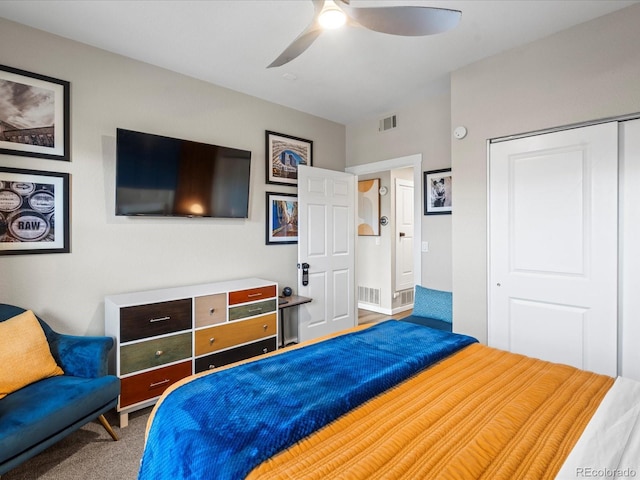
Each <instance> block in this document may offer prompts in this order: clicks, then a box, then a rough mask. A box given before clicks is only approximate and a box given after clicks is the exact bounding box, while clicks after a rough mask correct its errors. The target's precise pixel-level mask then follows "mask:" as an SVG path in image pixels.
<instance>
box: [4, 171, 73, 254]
mask: <svg viewBox="0 0 640 480" xmlns="http://www.w3.org/2000/svg"><path fill="white" fill-rule="evenodd" d="M69 251H70V248H69V174H68V173H57V172H40V171H37V170H23V169H17V168H5V167H0V255H11V254H23V253H69Z"/></svg>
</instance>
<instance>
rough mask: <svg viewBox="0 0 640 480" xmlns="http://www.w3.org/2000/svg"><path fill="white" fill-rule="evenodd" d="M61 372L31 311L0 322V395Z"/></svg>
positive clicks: (61, 373)
mask: <svg viewBox="0 0 640 480" xmlns="http://www.w3.org/2000/svg"><path fill="white" fill-rule="evenodd" d="M63 374H64V372H63V371H62V369H61V368H60V367H59V366H58V365H57V364H56V361H55V360H54V358H53V356H52V355H51V350H49V343H48V342H47V337H46V336H45V334H44V331H43V330H42V327H41V326H40V323H39V322H38V319H37V318H36V316H35V315H34V314H33V312H32V311H31V310H27V311H26V312H23V313H21V314H20V315H16V316H15V317H13V318H10V319H8V320H5V321H4V322H0V398H3V397H6V396H7V395H8V394H10V393H12V392H15V391H16V390H20V389H21V388H22V387H26V386H27V385H29V384H30V383H34V382H37V381H38V380H42V379H43V378H47V377H53V376H55V375H63Z"/></svg>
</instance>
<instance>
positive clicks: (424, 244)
mask: <svg viewBox="0 0 640 480" xmlns="http://www.w3.org/2000/svg"><path fill="white" fill-rule="evenodd" d="M422 251H423V252H428V251H429V242H422Z"/></svg>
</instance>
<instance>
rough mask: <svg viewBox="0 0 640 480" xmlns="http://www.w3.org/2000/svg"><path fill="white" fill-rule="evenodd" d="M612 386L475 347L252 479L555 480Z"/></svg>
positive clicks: (568, 369)
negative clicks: (436, 479) (552, 479)
mask: <svg viewBox="0 0 640 480" xmlns="http://www.w3.org/2000/svg"><path fill="white" fill-rule="evenodd" d="M613 381H614V380H613V378H610V377H606V376H603V375H596V374H593V373H589V372H585V371H581V370H577V369H575V368H572V367H568V366H564V365H558V364H552V363H548V362H544V361H541V360H536V359H531V358H528V357H524V356H521V355H516V354H512V353H508V352H503V351H500V350H495V349H493V348H490V347H487V346H484V345H480V344H474V345H471V346H468V347H466V348H465V349H463V350H462V351H460V352H458V353H456V354H455V355H453V356H452V357H450V358H448V359H446V360H444V361H442V362H441V363H439V364H438V365H435V366H434V367H432V368H430V369H428V370H426V371H424V372H422V373H420V374H419V375H417V376H415V377H413V378H412V379H410V380H408V381H406V382H404V383H402V384H401V385H399V386H397V387H395V388H393V389H392V390H390V391H388V392H386V393H385V394H383V395H381V396H379V397H376V398H374V399H373V400H371V401H369V402H368V403H366V404H364V405H362V406H360V407H359V408H357V409H355V410H353V411H352V412H350V413H349V414H347V415H345V416H343V417H341V418H340V419H338V420H337V421H335V422H333V423H332V424H330V425H328V426H326V427H325V428H323V429H321V430H319V431H318V432H316V433H315V434H314V435H312V436H310V437H308V438H307V439H305V440H303V441H302V442H300V443H298V444H297V445H294V446H293V447H291V448H289V449H288V450H286V451H284V452H282V453H280V454H279V455H277V456H275V457H273V458H272V459H270V460H268V461H267V462H264V463H263V464H262V465H260V466H259V467H257V468H256V469H255V470H254V471H253V472H252V473H251V474H250V475H249V477H248V478H250V479H269V480H274V479H295V480H301V479H318V480H321V479H322V480H325V479H332V480H335V479H349V480H352V479H353V480H355V479H367V480H369V479H378V478H380V479H382V478H384V479H393V480H400V479H407V480H409V479H410V480H417V479H431V478H438V479H440V478H442V479H461V480H470V479H476V478H478V479H480V478H484V479H491V480H495V479H508V480H512V479H520V478H523V479H524V478H526V479H546V478H554V477H555V475H556V474H557V472H558V470H559V469H560V467H561V466H562V464H563V462H564V459H565V458H566V457H567V455H568V454H569V452H570V451H571V449H572V448H573V446H574V445H575V443H576V442H577V440H578V438H579V436H580V434H581V432H582V431H583V429H584V427H585V426H586V424H587V423H588V421H589V419H590V418H591V416H592V415H593V413H594V412H595V410H596V408H597V407H598V405H599V404H600V402H601V400H602V398H603V397H604V395H605V393H606V392H607V390H608V389H609V388H610V387H611V385H612V384H613Z"/></svg>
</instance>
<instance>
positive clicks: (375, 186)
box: [358, 178, 380, 237]
mask: <svg viewBox="0 0 640 480" xmlns="http://www.w3.org/2000/svg"><path fill="white" fill-rule="evenodd" d="M379 190H380V179H379V178H372V179H371V180H360V181H358V235H359V236H361V237H362V236H378V235H380V195H379V194H378V191H379Z"/></svg>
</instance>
